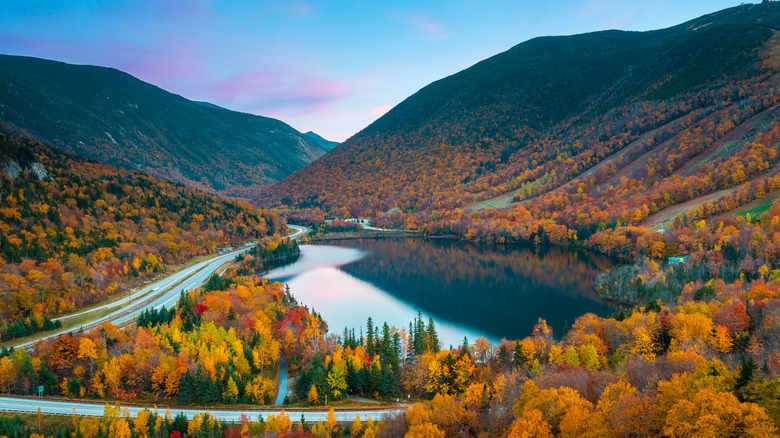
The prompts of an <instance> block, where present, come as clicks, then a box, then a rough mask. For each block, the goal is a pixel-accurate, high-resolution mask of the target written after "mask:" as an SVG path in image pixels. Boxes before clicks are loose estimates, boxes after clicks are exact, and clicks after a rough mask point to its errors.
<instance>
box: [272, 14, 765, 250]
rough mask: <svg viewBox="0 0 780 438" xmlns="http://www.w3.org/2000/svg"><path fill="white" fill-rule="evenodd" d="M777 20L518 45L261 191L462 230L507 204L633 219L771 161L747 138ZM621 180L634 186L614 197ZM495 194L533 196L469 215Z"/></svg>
mask: <svg viewBox="0 0 780 438" xmlns="http://www.w3.org/2000/svg"><path fill="white" fill-rule="evenodd" d="M775 28H780V6H779V5H777V4H772V3H769V4H761V5H743V6H739V7H736V8H731V9H727V10H724V11H721V12H718V13H715V14H711V15H708V16H704V17H701V18H698V19H696V20H692V21H690V22H688V23H684V24H681V25H678V26H675V27H671V28H668V29H663V30H658V31H651V32H621V31H605V32H596V33H590V34H584V35H575V36H565V37H545V38H536V39H533V40H530V41H527V42H525V43H522V44H519V45H518V46H515V47H513V48H512V49H510V50H508V51H506V52H504V53H501V54H499V55H496V56H494V57H491V58H489V59H487V60H485V61H482V62H480V63H478V64H476V65H474V66H473V67H471V68H469V69H466V70H464V71H462V72H460V73H457V74H455V75H452V76H450V77H447V78H445V79H442V80H440V81H437V82H434V83H432V84H431V85H429V86H427V87H425V88H423V89H422V90H420V91H419V92H418V93H416V94H414V95H413V96H411V97H409V98H408V99H406V100H405V101H404V102H402V103H401V104H399V105H398V106H397V107H395V108H394V109H393V110H391V111H390V112H389V113H388V114H386V115H385V116H383V117H382V118H380V119H379V120H377V121H376V122H375V123H373V124H372V125H370V126H369V127H367V128H366V129H364V130H363V131H361V132H360V133H358V134H357V135H355V136H354V137H352V138H350V139H349V140H347V141H346V142H345V143H343V144H342V145H340V146H339V147H337V148H335V149H334V150H333V151H331V152H330V153H328V154H327V155H325V156H324V157H322V158H321V159H319V160H317V161H315V162H314V163H312V164H311V165H309V166H308V167H306V168H304V169H302V170H300V171H298V172H296V173H294V174H293V175H292V176H290V177H289V178H287V179H286V180H284V181H283V182H282V183H279V184H277V185H275V186H273V187H271V188H269V189H268V190H266V191H265V192H264V194H263V195H262V196H261V197H260V198H259V199H258V201H259V202H261V203H273V202H277V201H280V200H284V201H286V202H287V203H293V204H296V205H298V206H300V207H303V208H321V209H323V210H325V211H329V212H331V213H335V214H341V215H350V216H353V215H354V216H358V215H359V216H373V217H376V218H379V216H380V215H379V213H380V212H382V211H387V210H389V209H391V208H392V207H400V209H401V210H400V211H398V212H396V213H393V214H388V215H384V216H382V217H381V223H382V224H385V225H393V226H404V227H407V228H412V229H426V230H427V231H430V232H456V233H458V234H461V235H465V234H466V233H467V231H468V229H469V228H471V229H472V233H471V236H472V237H473V236H474V235H479V234H483V235H484V234H485V230H484V229H482V228H485V227H489V228H493V227H494V225H496V224H498V223H500V222H502V221H504V220H506V217H503V216H501V215H503V214H509V215H510V216H511V215H514V214H515V213H517V214H522V215H524V214H526V213H528V214H529V215H530V216H532V217H534V218H535V219H536V220H538V221H541V222H543V223H548V222H549V221H550V220H551V219H552V221H553V223H554V224H557V225H561V226H567V227H569V228H570V229H572V230H577V231H579V232H580V237H581V238H582V237H588V235H589V234H590V233H592V232H593V230H595V229H596V228H599V227H602V228H603V226H604V225H606V224H613V225H614V224H616V223H618V222H620V223H622V224H626V223H630V224H640V223H643V222H644V221H645V220H646V218H647V217H648V216H649V215H651V214H653V213H655V212H656V211H659V210H662V209H664V208H666V207H670V206H672V205H675V204H679V203H682V202H685V201H688V200H690V199H693V198H696V197H698V196H701V195H704V194H706V193H709V192H712V191H715V190H718V189H724V188H729V187H735V186H737V185H739V184H741V183H744V182H745V181H747V180H750V179H751V178H756V177H758V176H761V175H765V174H767V172H769V171H770V170H771V168H772V167H773V166H774V164H775V163H776V161H777V159H776V158H775V152H774V150H772V151H769V149H771V147H770V146H769V145H767V144H766V143H761V144H762V146H754V142H755V141H756V140H757V139H760V140H762V141H763V140H765V138H764V137H763V136H765V135H766V136H769V137H766V141H771V139H772V138H774V137H772V136H773V135H774V134H773V129H774V127H773V126H774V125H772V126H770V125H771V124H772V123H774V120H775V118H776V115H774V113H773V112H772V111H769V110H770V108H773V106H774V105H775V104H776V103H777V102H778V94H777V90H776V84H777V81H776V76H775V75H776V72H777V71H778V64H777V62H776V61H777V60H776V57H775V55H776V50H777V47H778V40H777V36H776V34H777V31H776V30H775ZM760 114H763V116H762V118H761V120H760V121H761V123H758V124H756V125H755V126H753V125H750V126H742V125H743V124H745V123H747V122H748V121H750V120H753V118H754V117H756V116H757V115H760ZM736 129H741V130H743V131H744V132H742V131H738V132H739V133H740V135H739V136H737V137H738V138H737V139H732V140H733V141H731V142H727V141H724V139H725V137H726V136H727V135H728V134H730V133H733V132H734V131H735V130H736ZM743 134H744V139H742V135H743ZM740 139H741V140H740ZM748 139H749V140H750V141H748ZM759 143H760V142H759ZM718 146H720V147H721V148H720V149H717V147H718ZM711 148H715V149H714V150H713V149H711ZM704 151H710V152H711V153H710V154H708V157H707V159H706V160H705V162H704V163H703V164H702V163H698V162H697V163H698V164H696V166H694V165H693V164H694V163H690V164H689V166H688V168H689V169H688V170H689V171H688V172H686V174H685V178H687V179H685V180H683V176H682V175H680V174H678V171H679V170H680V169H681V168H683V166H685V165H686V163H689V162H691V161H692V160H701V159H702V156H700V154H701V153H702V152H704ZM758 157H761V161H756V158H758ZM750 162H753V163H754V164H750ZM681 185H683V186H685V187H686V188H684V189H683V188H682V187H681ZM689 187H695V189H693V188H689ZM620 191H627V192H629V194H630V196H620V197H617V198H615V199H613V198H612V197H613V196H614V195H615V194H616V193H619V192H620ZM504 194H506V196H508V197H509V198H510V199H511V198H512V197H515V201H525V200H528V199H529V198H534V199H533V200H531V201H529V202H527V203H524V206H520V205H519V204H518V203H515V206H514V207H513V208H512V209H510V210H507V211H502V212H499V213H497V212H494V211H488V212H482V213H479V214H471V215H467V214H466V212H467V211H468V210H471V208H470V207H471V206H472V205H473V204H474V203H475V202H476V201H482V200H488V199H491V198H493V197H496V196H499V195H504ZM540 195H543V196H540ZM643 206H644V207H643ZM526 208H527V209H528V211H526ZM517 209H521V210H518V211H515V213H512V211H513V210H517ZM496 216H499V217H496ZM475 219H476V220H475ZM483 219H484V220H483ZM510 221H513V220H510ZM475 223H480V224H482V225H481V226H476V225H475ZM485 224H491V225H485ZM502 228H504V229H505V230H506V227H502ZM591 228H592V229H591ZM517 233H518V231H516V230H515V231H511V230H510V231H509V232H508V233H507V235H506V236H500V237H498V239H499V240H500V239H509V240H513V239H514V240H522V239H519V238H518V236H517ZM531 234H535V233H531ZM525 237H526V238H527V237H528V236H527V235H526V236H525ZM492 238H497V237H496V236H493V237H492Z"/></svg>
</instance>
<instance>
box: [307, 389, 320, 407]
mask: <svg viewBox="0 0 780 438" xmlns="http://www.w3.org/2000/svg"><path fill="white" fill-rule="evenodd" d="M306 398H307V400H308V401H309V403H310V404H312V405H315V404H317V402H318V401H319V400H320V396H319V394H317V387H316V386H315V385H311V388H310V389H309V394H308V395H307V396H306Z"/></svg>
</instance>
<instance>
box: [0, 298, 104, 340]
mask: <svg viewBox="0 0 780 438" xmlns="http://www.w3.org/2000/svg"><path fill="white" fill-rule="evenodd" d="M117 307H118V306H114V307H109V308H107V309H103V310H99V311H97V312H92V313H85V314H83V315H79V316H74V317H73V318H68V319H64V320H62V327H60V328H58V329H55V330H49V331H47V332H38V333H35V334H32V335H30V336H25V337H23V338H13V339H9V340H7V341H3V342H0V347H2V348H7V347H13V346H16V345H19V344H24V343H27V342H30V341H34V340H36V339H39V338H42V337H44V336H49V335H52V334H55V333H58V332H61V331H63V330H70V329H73V328H76V327H80V326H83V325H87V324H89V323H90V322H92V321H93V320H95V319H98V318H102V317H104V316H106V315H108V314H109V313H111V312H113V311H115V310H116V308H117Z"/></svg>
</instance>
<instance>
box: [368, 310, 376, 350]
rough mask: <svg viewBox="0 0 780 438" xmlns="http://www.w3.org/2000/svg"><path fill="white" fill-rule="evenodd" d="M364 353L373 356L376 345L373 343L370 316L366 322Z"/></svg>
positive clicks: (372, 327) (372, 326) (372, 328)
mask: <svg viewBox="0 0 780 438" xmlns="http://www.w3.org/2000/svg"><path fill="white" fill-rule="evenodd" d="M366 353H368V355H369V356H370V357H373V356H374V355H375V354H376V346H375V345H374V321H372V320H371V317H370V316H369V317H368V321H367V322H366Z"/></svg>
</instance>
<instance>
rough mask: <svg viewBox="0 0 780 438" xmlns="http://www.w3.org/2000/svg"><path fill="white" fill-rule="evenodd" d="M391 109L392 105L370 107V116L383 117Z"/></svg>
mask: <svg viewBox="0 0 780 438" xmlns="http://www.w3.org/2000/svg"><path fill="white" fill-rule="evenodd" d="M392 108H393V105H389V104H386V105H376V106H373V107H371V115H372V116H383V115H385V113H386V112H388V111H390V110H391V109H392Z"/></svg>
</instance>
